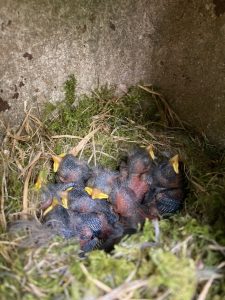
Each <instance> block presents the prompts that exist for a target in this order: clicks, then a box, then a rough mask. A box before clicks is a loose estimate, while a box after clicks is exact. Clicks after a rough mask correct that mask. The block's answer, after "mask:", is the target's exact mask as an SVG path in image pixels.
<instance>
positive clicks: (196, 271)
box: [0, 76, 225, 300]
mask: <svg viewBox="0 0 225 300" xmlns="http://www.w3.org/2000/svg"><path fill="white" fill-rule="evenodd" d="M75 90H76V80H75V78H74V77H73V76H70V78H69V79H68V81H67V82H66V83H65V99H64V100H63V101H62V102H60V103H57V104H47V105H46V107H45V109H44V111H43V113H42V115H41V116H38V113H37V112H36V113H35V114H34V112H33V109H32V108H30V109H29V110H26V111H25V117H24V121H23V123H22V125H21V126H20V128H18V129H17V130H12V129H10V128H8V127H7V124H3V125H4V126H5V130H6V135H5V138H4V141H3V143H2V146H1V149H0V150H1V152H0V179H1V181H0V184H1V207H0V208H1V211H0V213H1V214H0V218H1V219H0V221H1V227H2V233H1V240H0V255H1V256H0V295H1V299H36V298H40V297H41V299H102V300H103V299H104V300H106V299H107V300H112V299H123V300H124V299H153V300H163V299H171V300H191V299H198V300H205V299H208V300H211V299H213V300H219V299H224V298H223V297H224V296H225V288H224V286H225V285H224V283H225V282H224V277H223V273H224V268H225V259H224V258H225V237H224V227H225V226H224V225H225V210H224V208H225V204H224V203H225V201H224V195H225V159H224V156H223V154H222V153H221V152H220V151H218V149H217V148H216V147H214V146H213V145H210V143H209V142H208V140H207V139H206V137H205V136H204V135H203V134H201V133H196V132H194V131H193V130H192V129H191V127H190V126H189V125H187V124H184V123H183V122H182V121H181V120H180V119H179V117H178V116H177V115H176V113H175V112H174V111H173V110H172V109H171V108H170V106H169V105H168V103H167V101H166V100H165V99H164V97H162V95H160V94H159V93H158V92H156V91H154V89H153V87H152V86H142V85H139V86H136V87H133V88H131V89H130V90H129V92H128V93H127V94H126V95H123V96H122V97H115V96H114V90H113V89H109V88H107V87H102V88H100V89H98V90H96V91H93V92H92V93H91V95H88V96H87V95H84V96H79V97H78V96H76V93H75ZM134 144H138V145H141V146H148V145H149V144H152V145H154V148H155V150H156V153H157V152H158V153H167V152H169V153H174V154H177V153H179V155H180V157H181V158H182V160H183V162H184V164H185V173H186V176H187V179H188V195H187V197H186V199H185V205H184V208H183V210H182V211H181V212H180V213H179V214H176V215H175V216H173V217H171V218H167V219H162V220H160V229H161V244H160V246H159V247H147V246H146V245H147V244H146V242H148V241H151V240H152V239H153V236H154V230H153V227H152V225H151V223H149V222H146V224H145V226H144V229H143V230H142V231H141V230H140V231H139V232H138V233H136V234H134V235H132V236H130V237H125V238H124V239H123V240H122V241H121V242H120V243H119V244H118V245H116V246H115V250H114V251H113V252H112V253H110V254H106V253H105V252H104V251H99V250H96V251H93V252H91V253H90V254H88V255H87V257H86V258H85V259H84V258H83V259H82V258H80V257H79V256H78V251H79V249H78V248H79V247H78V245H77V242H76V241H75V240H64V239H62V238H60V237H55V236H53V237H49V240H48V242H46V241H45V242H44V243H39V245H38V246H37V245H36V244H35V242H34V241H35V240H36V239H32V237H30V238H29V239H27V235H29V232H22V233H20V234H17V233H14V232H11V231H10V230H9V226H8V224H11V223H13V222H14V221H16V220H18V219H19V220H21V219H22V220H26V219H31V218H33V219H36V222H39V218H40V215H41V212H40V210H39V197H38V193H37V192H36V191H35V182H36V180H37V177H38V174H39V173H40V172H42V175H43V174H44V175H43V176H46V178H47V180H48V181H49V182H52V181H53V180H54V174H53V172H52V160H51V156H52V155H54V154H60V153H65V152H69V151H71V149H72V151H73V153H74V154H75V155H77V156H78V157H81V158H84V159H85V160H87V161H88V162H89V163H90V164H92V165H96V164H100V165H101V164H102V165H103V166H105V167H108V168H111V169H115V168H116V165H117V161H118V159H119V158H120V157H121V156H122V155H123V154H124V152H126V151H127V149H129V148H130V147H131V146H132V145H134ZM32 234H33V235H35V231H33V233H32ZM21 241H26V243H22V242H21ZM27 241H29V242H27Z"/></svg>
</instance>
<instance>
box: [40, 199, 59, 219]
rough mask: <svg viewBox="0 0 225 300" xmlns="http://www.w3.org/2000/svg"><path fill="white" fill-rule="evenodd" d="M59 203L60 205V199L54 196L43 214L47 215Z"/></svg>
mask: <svg viewBox="0 0 225 300" xmlns="http://www.w3.org/2000/svg"><path fill="white" fill-rule="evenodd" d="M57 205H59V201H58V200H57V199H56V198H53V200H52V204H51V205H50V206H49V207H48V208H46V210H45V211H44V212H43V216H46V215H47V214H48V213H49V212H50V211H51V210H53V208H54V207H55V206H57Z"/></svg>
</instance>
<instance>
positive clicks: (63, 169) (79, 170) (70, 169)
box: [53, 154, 91, 186]
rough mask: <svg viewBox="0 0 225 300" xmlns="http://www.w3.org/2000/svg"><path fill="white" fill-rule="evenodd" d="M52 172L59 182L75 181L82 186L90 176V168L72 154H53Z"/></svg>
mask: <svg viewBox="0 0 225 300" xmlns="http://www.w3.org/2000/svg"><path fill="white" fill-rule="evenodd" d="M53 161H54V166H53V168H54V172H57V173H56V178H57V180H58V181H59V182H64V183H67V182H76V183H77V184H79V185H82V186H84V185H85V183H86V181H87V180H88V179H89V177H90V176H91V169H90V167H89V166H88V164H87V163H86V162H84V161H81V160H79V159H78V158H76V157H75V156H74V155H72V154H66V155H65V156H63V157H62V155H61V156H53Z"/></svg>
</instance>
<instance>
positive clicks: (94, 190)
mask: <svg viewBox="0 0 225 300" xmlns="http://www.w3.org/2000/svg"><path fill="white" fill-rule="evenodd" d="M118 177H119V173H118V172H113V171H110V170H106V169H103V168H101V167H98V168H96V169H95V170H94V171H93V174H92V176H91V177H90V178H89V180H88V182H87V186H86V187H85V191H86V192H87V193H88V194H89V195H90V196H91V197H92V198H93V199H108V197H109V194H110V192H111V190H112V189H113V186H114V184H115V181H116V179H117V178H118Z"/></svg>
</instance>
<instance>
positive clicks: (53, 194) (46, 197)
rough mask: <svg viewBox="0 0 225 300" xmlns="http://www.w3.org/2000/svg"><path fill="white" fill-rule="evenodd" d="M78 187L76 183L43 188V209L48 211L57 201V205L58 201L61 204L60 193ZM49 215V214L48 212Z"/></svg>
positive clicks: (54, 184)
mask: <svg viewBox="0 0 225 300" xmlns="http://www.w3.org/2000/svg"><path fill="white" fill-rule="evenodd" d="M75 186H76V183H74V182H69V183H50V184H47V185H44V186H42V187H41V190H40V198H41V209H43V210H46V209H47V208H49V207H50V206H51V204H52V202H53V199H55V204H56V202H57V201H58V202H59V203H60V199H61V198H60V192H62V191H66V190H68V189H72V188H73V187H75ZM46 213H47V212H46Z"/></svg>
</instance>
